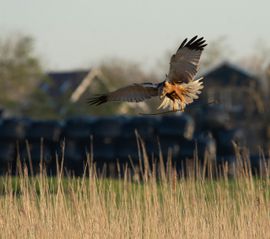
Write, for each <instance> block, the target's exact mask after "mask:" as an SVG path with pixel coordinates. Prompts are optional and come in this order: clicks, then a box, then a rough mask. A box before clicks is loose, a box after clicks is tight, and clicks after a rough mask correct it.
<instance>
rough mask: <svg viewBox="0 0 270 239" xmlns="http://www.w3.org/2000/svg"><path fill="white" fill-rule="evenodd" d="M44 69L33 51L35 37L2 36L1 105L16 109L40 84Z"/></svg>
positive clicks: (0, 49) (0, 68) (0, 39)
mask: <svg viewBox="0 0 270 239" xmlns="http://www.w3.org/2000/svg"><path fill="white" fill-rule="evenodd" d="M41 75H42V70H41V65H40V61H39V59H38V57H37V56H36V55H35V54H34V51H33V39H32V38H31V37H28V36H24V35H12V36H9V37H7V38H0V89H1V94H0V105H2V106H4V107H6V108H10V109H14V108H18V106H19V105H21V104H22V103H23V102H25V101H26V100H27V99H28V98H29V97H30V95H31V94H32V93H33V90H34V89H35V87H36V86H37V84H38V82H39V81H38V80H39V79H40V78H41Z"/></svg>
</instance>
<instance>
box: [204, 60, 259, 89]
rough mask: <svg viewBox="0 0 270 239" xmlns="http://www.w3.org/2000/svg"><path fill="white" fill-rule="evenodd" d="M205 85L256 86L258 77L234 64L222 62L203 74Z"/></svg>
mask: <svg viewBox="0 0 270 239" xmlns="http://www.w3.org/2000/svg"><path fill="white" fill-rule="evenodd" d="M204 78H205V79H204V82H205V85H206V86H207V85H217V86H227V85H234V86H258V85H259V81H258V79H257V78H256V77H255V76H254V75H252V74H251V73H249V72H247V71H246V70H245V69H242V68H240V67H239V66H236V65H234V64H231V63H228V62H223V63H221V64H220V65H218V66H216V67H215V68H214V69H212V70H209V71H208V72H206V73H205V74H204Z"/></svg>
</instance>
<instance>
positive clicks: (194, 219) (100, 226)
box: [0, 169, 270, 239]
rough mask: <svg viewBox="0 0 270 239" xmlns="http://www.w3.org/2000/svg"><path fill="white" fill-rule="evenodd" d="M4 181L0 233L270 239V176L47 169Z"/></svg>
mask: <svg viewBox="0 0 270 239" xmlns="http://www.w3.org/2000/svg"><path fill="white" fill-rule="evenodd" d="M22 171H24V172H22V173H21V175H20V176H18V177H12V176H5V177H2V178H1V179H0V193H1V196H0V237H1V238H238V239H240V238H245V239H246V238H270V184H269V183H270V181H269V179H268V178H267V177H265V178H255V177H253V176H251V175H250V174H249V173H247V172H246V173H244V174H242V175H239V176H238V177H237V178H235V179H228V178H227V177H226V176H225V177H223V178H222V179H206V178H204V177H196V178H195V177H192V176H190V177H187V178H178V177H176V175H175V174H174V171H173V170H171V171H170V172H168V171H167V172H163V173H161V177H159V179H157V177H156V176H155V173H153V172H152V173H150V172H149V173H145V174H144V176H143V177H142V180H141V181H137V182H134V180H131V177H129V174H128V173H127V174H126V176H125V178H123V179H104V178H103V179H102V178H99V177H97V176H96V174H95V171H94V170H92V169H90V170H89V175H88V176H87V177H82V178H73V177H70V178H67V177H62V176H61V172H60V173H59V175H58V177H54V178H50V177H47V176H46V175H44V174H40V175H37V176H35V177H29V176H28V173H27V170H22Z"/></svg>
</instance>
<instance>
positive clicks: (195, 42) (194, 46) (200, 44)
mask: <svg viewBox="0 0 270 239" xmlns="http://www.w3.org/2000/svg"><path fill="white" fill-rule="evenodd" d="M197 37H198V36H194V37H192V38H191V39H190V40H189V41H188V42H187V39H185V40H184V41H183V42H182V43H181V45H180V47H179V49H180V48H184V47H187V48H189V49H190V50H201V51H202V50H203V49H204V47H206V46H207V44H205V42H206V41H205V40H204V38H203V37H200V38H198V39H197ZM186 42H187V43H186Z"/></svg>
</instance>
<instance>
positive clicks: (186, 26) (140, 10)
mask: <svg viewBox="0 0 270 239" xmlns="http://www.w3.org/2000/svg"><path fill="white" fill-rule="evenodd" d="M0 3H1V9H0V14H1V19H0V30H1V33H2V36H4V37H5V36H8V35H9V34H13V33H17V32H19V33H22V34H26V35H29V36H31V37H33V39H34V40H35V49H36V52H37V54H38V55H39V56H40V57H41V59H42V62H43V63H44V65H45V68H46V69H50V70H69V69H76V68H85V67H91V66H95V65H97V64H99V63H100V62H102V61H104V60H106V59H108V58H109V59H110V58H119V59H124V60H128V61H133V62H138V63H140V64H141V65H144V66H145V67H146V68H147V67H150V68H151V67H153V66H155V65H156V64H157V63H158V62H159V61H162V60H163V58H164V56H165V54H166V52H173V51H175V50H176V48H177V47H178V44H180V43H181V41H182V40H183V39H184V38H185V37H192V36H193V35H200V36H204V37H205V38H206V39H207V40H208V41H210V42H211V40H215V39H218V38H219V37H225V38H226V41H225V42H226V45H228V46H229V47H230V49H231V50H232V52H233V55H232V56H230V57H229V58H230V60H235V59H239V58H241V57H243V56H245V55H249V54H251V53H252V52H254V46H255V45H256V42H257V41H262V42H264V44H265V45H267V46H269V42H270V31H268V30H265V29H268V23H269V20H270V18H269V16H268V14H269V13H268V12H269V9H270V3H269V1H266V0H265V1H260V2H259V1H257V2H247V1H244V0H240V1H233V0H228V1H226V2H225V1H223V2H218V1H214V0H206V1H200V2H196V3H194V2H184V1H166V2H165V1H161V0H159V1H154V0H146V1H136V2H135V1H127V0H126V1H125V0H116V1H104V0H103V1H86V0H79V1H69V2H67V1H64V0H58V1H46V2H45V1H41V0H39V1H37V0H28V1H25V2H22V1H18V0H11V1H3V0H0Z"/></svg>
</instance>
